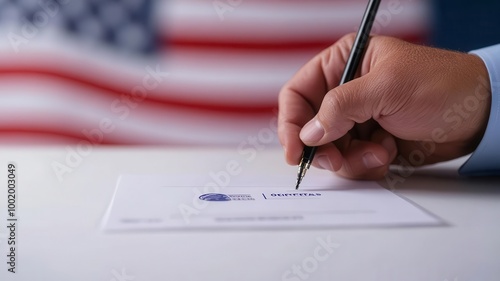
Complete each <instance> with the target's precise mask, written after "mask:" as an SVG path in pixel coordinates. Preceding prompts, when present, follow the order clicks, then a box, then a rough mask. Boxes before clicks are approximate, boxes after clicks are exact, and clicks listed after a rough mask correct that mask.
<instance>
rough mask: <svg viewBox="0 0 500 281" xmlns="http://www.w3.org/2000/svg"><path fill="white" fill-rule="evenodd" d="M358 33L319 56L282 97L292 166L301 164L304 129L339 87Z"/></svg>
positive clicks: (282, 126)
mask: <svg viewBox="0 0 500 281" xmlns="http://www.w3.org/2000/svg"><path fill="white" fill-rule="evenodd" d="M354 38H355V34H349V35H346V36H344V37H343V38H341V39H340V40H339V41H337V42H336V43H335V44H333V45H332V46H330V47H329V48H327V49H325V50H323V51H322V52H321V53H319V54H318V55H316V56H315V57H314V58H313V59H312V60H311V61H309V62H308V63H307V64H305V65H304V66H303V67H302V68H301V69H300V70H299V71H298V72H297V73H296V74H295V75H294V76H293V77H292V79H290V81H288V82H287V83H286V84H285V85H284V86H283V88H282V89H281V91H280V94H279V115H278V136H279V139H280V142H281V144H282V145H283V147H284V148H285V157H286V160H287V162H288V163H289V164H297V163H298V162H299V159H300V156H301V151H302V148H303V147H304V144H303V143H302V141H301V140H300V138H299V133H300V130H301V129H302V127H303V126H304V125H305V124H306V123H307V122H308V121H309V120H311V119H312V118H313V117H314V116H315V115H316V113H317V111H318V110H319V108H320V106H321V102H322V101H323V97H324V96H325V94H326V93H327V92H328V91H329V90H331V89H333V88H335V87H336V86H338V84H339V81H340V78H341V76H342V72H343V70H344V66H345V63H346V61H347V58H348V56H349V51H350V49H351V46H352V44H353V42H354Z"/></svg>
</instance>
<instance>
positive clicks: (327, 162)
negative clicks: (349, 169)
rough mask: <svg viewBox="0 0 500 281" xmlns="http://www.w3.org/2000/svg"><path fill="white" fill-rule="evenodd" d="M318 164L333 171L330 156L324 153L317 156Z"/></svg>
mask: <svg viewBox="0 0 500 281" xmlns="http://www.w3.org/2000/svg"><path fill="white" fill-rule="evenodd" d="M317 161H318V165H319V166H320V167H321V168H322V169H325V170H330V171H332V172H333V165H332V162H330V158H328V156H326V155H321V156H320V157H318V160H317Z"/></svg>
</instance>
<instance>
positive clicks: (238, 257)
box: [0, 146, 500, 281]
mask: <svg viewBox="0 0 500 281" xmlns="http://www.w3.org/2000/svg"><path fill="white" fill-rule="evenodd" d="M73 148H74V147H73ZM67 156H68V150H67V148H66V147H64V146H61V147H28V146H24V147H2V148H0V159H1V161H0V169H3V170H0V179H1V180H0V196H1V197H0V214H1V215H0V254H1V255H0V261H1V262H0V280H52V281H58V280H61V281H62V280H64V281H67V280H82V281H83V280H85V281H89V280H93V281H97V280H102V281H125V280H127V281H131V280H134V281H149V280H175V281H181V280H342V281H350V280H401V281H411V280H430V281H432V280H435V281H445V280H448V281H465V280H474V281H481V280H495V281H498V280H500V180H499V178H489V179H479V180H472V179H464V178H459V177H458V176H457V173H456V170H457V167H458V166H459V165H460V164H461V163H462V162H463V161H464V159H463V158H462V159H458V160H455V161H451V162H448V163H444V164H440V165H435V166H431V167H426V168H424V169H419V170H417V171H415V172H414V173H412V175H410V176H409V177H406V178H405V180H404V182H403V183H400V184H398V185H397V186H396V187H395V188H394V189H393V191H394V192H395V193H397V194H398V195H400V196H403V197H405V198H407V199H408V200H410V201H412V202H413V203H415V204H417V205H418V206H420V207H422V208H424V209H426V210H427V211H429V212H431V213H433V214H434V215H436V216H438V217H440V218H441V219H442V220H444V221H445V222H446V223H447V225H446V226H439V227H392V228H350V229H338V228H337V229H321V230H318V229H316V230H294V231H290V230H287V231H284V230H283V231H276V230H274V231H262V230H259V231H196V232H182V231H179V232H164V231H157V232H130V233H112V234H110V233H104V232H102V231H101V229H100V223H101V219H102V216H103V214H104V212H105V210H106V208H107V207H108V205H109V202H110V199H111V197H112V194H113V191H114V188H115V184H116V179H117V177H118V175H120V174H127V173H133V174H175V173H191V174H193V175H197V174H198V175H200V174H204V175H205V174H207V173H209V172H210V171H220V170H222V169H224V166H225V164H226V163H227V162H228V161H230V160H235V161H237V162H238V163H240V165H241V167H242V168H243V173H250V174H255V175H259V176H266V174H271V173H272V174H277V173H278V174H279V173H290V171H292V170H293V171H294V172H295V169H296V168H295V167H290V166H288V165H286V164H285V163H284V158H283V152H282V150H281V149H280V148H270V147H265V148H263V150H261V151H258V152H257V153H256V157H255V159H253V160H250V161H247V159H246V157H247V156H248V155H242V154H241V153H238V150H237V148H236V147H235V148H233V149H231V148H229V149H218V148H203V149H202V148H198V149H194V148H171V147H170V148H168V147H167V148H165V147H163V148H162V147H150V148H144V147H94V148H93V149H92V151H91V152H90V153H89V154H88V155H85V156H84V157H82V159H81V163H79V164H78V165H74V167H73V168H71V169H72V171H71V172H68V173H66V174H65V175H64V177H63V180H62V181H59V180H58V179H57V176H56V173H55V172H54V170H53V167H52V165H53V164H54V163H55V162H54V161H58V162H60V163H65V158H66V157H67ZM10 161H14V162H15V163H16V165H17V178H18V187H17V188H18V206H17V210H16V211H17V217H18V219H19V221H18V222H17V223H18V225H17V237H16V239H17V264H16V270H17V273H16V274H12V273H9V272H7V264H6V262H7V257H6V255H7V241H6V239H7V227H6V226H7V221H6V213H7V207H6V201H7V163H8V162H10ZM73 164H74V163H73ZM316 172H317V171H310V173H309V174H308V176H314V173H316ZM291 181H293V179H292V180H291ZM380 184H382V185H385V186H386V184H385V183H384V182H381V183H380ZM321 239H323V240H331V241H333V242H335V243H336V244H338V245H339V247H338V248H336V249H335V250H334V251H333V252H332V253H329V254H328V256H327V258H326V259H323V260H321V261H319V260H315V261H312V259H313V258H314V252H315V250H316V248H318V247H319V246H320V245H321V244H320V242H318V240H321ZM313 262H315V263H313ZM294 265H295V266H296V267H297V266H301V274H298V273H297V274H295V275H294V274H293V273H292V270H293V268H294ZM303 266H306V268H305V269H304V268H302V267H303ZM306 269H307V270H306ZM288 271H289V272H288ZM286 272H288V274H286ZM295 272H297V271H295ZM284 278H285V279H284Z"/></svg>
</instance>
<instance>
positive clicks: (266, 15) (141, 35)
mask: <svg viewBox="0 0 500 281" xmlns="http://www.w3.org/2000/svg"><path fill="white" fill-rule="evenodd" d="M365 6H366V1H361V0H351V1H347V0H340V1H334V0H330V1H329V0H309V1H300V0H287V1H285V0H214V1H199V0H171V1H154V0H0V36H1V38H2V39H1V40H0V143H36V144H40V143H76V142H78V141H81V140H89V141H93V142H94V143H99V144H101V143H102V144H188V145H189V144H205V145H206V144H215V145H224V144H238V143H240V142H241V141H243V140H245V139H247V137H248V136H252V135H256V134H258V133H259V131H261V130H262V129H263V128H271V127H272V126H273V125H271V124H270V122H272V120H273V117H274V116H275V114H276V109H277V95H278V92H279V89H280V87H281V86H282V85H283V84H284V83H285V82H286V81H287V80H288V79H289V78H290V77H291V76H292V75H293V74H294V73H295V72H296V71H297V70H298V68H299V67H300V66H301V65H303V64H304V63H305V62H307V61H308V60H309V59H310V58H311V57H312V56H313V55H314V54H316V53H317V52H319V51H320V50H321V49H323V48H325V47H327V46H329V45H330V44H332V43H333V42H335V41H336V40H337V39H338V38H340V37H341V36H343V35H344V34H346V33H349V32H354V31H356V29H357V27H358V25H359V21H360V19H361V16H362V14H363V11H364V9H365ZM430 14H431V12H430V10H429V3H428V1H417V0H413V1H412V0H392V1H386V2H383V3H382V5H381V8H380V11H379V17H378V20H377V22H376V24H375V26H374V31H375V32H376V33H383V34H388V35H392V36H396V37H400V38H403V39H406V40H409V41H413V42H422V41H425V39H426V38H427V36H428V34H429V24H430ZM274 142H277V139H275V140H274Z"/></svg>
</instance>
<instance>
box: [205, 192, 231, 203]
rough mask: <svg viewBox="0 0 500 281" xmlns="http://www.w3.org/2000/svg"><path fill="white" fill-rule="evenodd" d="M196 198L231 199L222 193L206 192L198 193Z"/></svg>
mask: <svg viewBox="0 0 500 281" xmlns="http://www.w3.org/2000/svg"><path fill="white" fill-rule="evenodd" d="M198 198H200V199H201V200H205V201H231V197H229V196H227V195H226V194H222V193H206V194H202V195H200V197H198Z"/></svg>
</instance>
